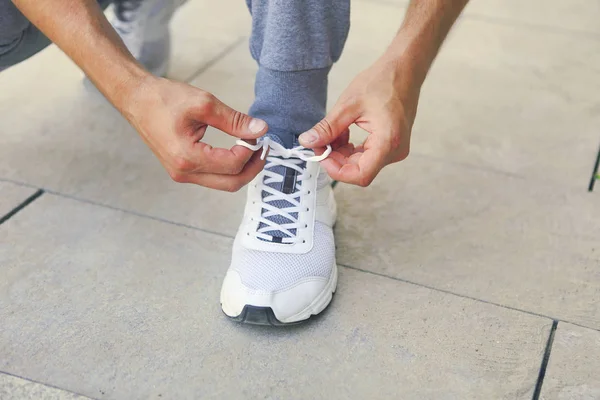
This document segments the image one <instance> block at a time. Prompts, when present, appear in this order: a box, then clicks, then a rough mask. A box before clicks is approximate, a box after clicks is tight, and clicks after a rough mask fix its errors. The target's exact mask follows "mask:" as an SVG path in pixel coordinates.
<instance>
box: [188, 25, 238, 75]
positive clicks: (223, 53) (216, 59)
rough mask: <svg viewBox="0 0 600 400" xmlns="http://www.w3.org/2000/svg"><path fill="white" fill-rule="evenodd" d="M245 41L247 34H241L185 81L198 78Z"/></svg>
mask: <svg viewBox="0 0 600 400" xmlns="http://www.w3.org/2000/svg"><path fill="white" fill-rule="evenodd" d="M244 41H246V36H241V37H239V38H237V39H236V40H235V41H234V42H233V43H231V44H230V45H229V46H227V47H225V48H224V49H223V51H221V52H220V53H219V54H217V55H216V56H214V57H213V58H211V59H210V60H208V61H207V62H206V63H204V64H203V65H201V66H200V68H198V69H197V70H196V71H195V72H194V73H193V74H191V75H190V76H189V77H188V78H186V79H184V80H183V82H187V83H189V82H191V81H192V80H194V79H196V78H197V77H198V76H199V75H201V74H202V73H204V72H205V71H206V70H207V69H209V68H210V67H212V66H213V65H215V64H216V63H217V62H219V61H221V60H222V59H223V58H224V57H225V56H227V55H228V54H229V53H231V52H232V51H233V50H235V49H236V48H237V47H238V46H239V45H240V44H242V43H243V42H244Z"/></svg>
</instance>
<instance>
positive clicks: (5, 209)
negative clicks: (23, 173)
mask: <svg viewBox="0 0 600 400" xmlns="http://www.w3.org/2000/svg"><path fill="white" fill-rule="evenodd" d="M35 192H36V191H35V189H32V188H29V187H25V186H20V185H16V184H14V183H10V182H2V181H0V219H1V218H2V217H4V216H5V215H6V214H8V213H9V212H11V211H12V210H13V209H14V208H15V207H17V206H19V205H20V204H21V203H22V202H23V201H25V200H26V199H27V198H28V197H29V196H31V195H32V194H34V193H35Z"/></svg>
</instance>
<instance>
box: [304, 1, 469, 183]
mask: <svg viewBox="0 0 600 400" xmlns="http://www.w3.org/2000/svg"><path fill="white" fill-rule="evenodd" d="M467 2H468V0H412V1H411V2H410V5H409V7H408V10H407V11H406V16H405V18H404V22H403V24H402V26H401V28H400V30H399V31H398V34H397V35H396V37H395V38H394V40H393V41H392V43H391V45H390V46H389V47H388V49H387V51H386V52H385V54H384V55H383V56H382V57H381V58H380V59H379V60H378V61H377V62H376V63H375V64H374V65H373V66H372V67H371V68H369V69H367V70H366V71H364V72H363V73H361V74H360V75H359V76H357V77H356V78H355V79H354V81H353V82H352V83H351V84H350V86H349V87H348V89H346V91H345V92H344V93H343V94H342V96H341V97H340V99H339V100H338V102H337V104H336V105H335V107H334V108H333V109H332V110H331V112H330V113H329V115H327V117H325V119H323V120H322V121H320V122H319V123H318V124H317V125H316V126H315V127H314V128H312V129H311V130H309V131H308V132H305V133H303V134H302V135H301V136H300V138H299V139H300V144H301V145H303V146H305V147H308V148H313V149H319V148H320V147H323V146H326V145H328V144H331V145H332V147H333V149H334V151H333V152H332V153H331V155H330V156H329V158H327V159H325V160H324V161H321V165H322V166H323V167H324V168H325V169H326V170H327V172H328V173H329V175H330V176H331V177H332V178H333V179H336V180H339V181H341V182H346V183H352V184H356V185H360V186H367V185H369V184H370V183H371V182H372V181H373V179H375V176H376V175H377V174H378V173H379V171H381V169H382V168H383V167H384V166H386V165H388V164H391V163H394V162H398V161H401V160H404V159H405V158H406V157H407V156H408V152H409V148H410V135H411V129H412V125H413V122H414V119H415V115H416V113H417V103H418V100H419V93H420V90H421V85H422V84H423V81H424V80H425V76H426V75H427V72H428V71H429V68H430V67H431V64H432V63H433V60H434V59H435V56H436V55H437V53H438V50H439V48H440V46H441V44H442V42H443V41H444V39H445V37H446V35H447V34H448V31H449V30H450V28H451V27H452V25H453V24H454V21H456V19H457V18H458V16H459V15H460V13H461V12H462V10H463V8H464V7H465V5H466V4H467ZM354 123H355V124H356V125H358V126H359V127H360V128H362V129H364V130H365V131H367V132H368V133H369V136H368V137H367V140H366V141H365V142H364V143H363V144H362V145H360V146H356V147H355V146H354V145H353V144H351V143H349V142H348V140H349V133H348V132H349V131H348V128H349V126H350V125H352V124H354Z"/></svg>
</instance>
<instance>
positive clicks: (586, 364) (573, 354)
mask: <svg viewBox="0 0 600 400" xmlns="http://www.w3.org/2000/svg"><path fill="white" fill-rule="evenodd" d="M599 370H600V331H597V330H592V329H586V328H582V327H580V326H575V325H572V324H567V323H563V322H561V323H559V324H558V328H557V329H556V332H555V335H554V345H553V346H552V352H551V353H550V359H549V362H548V367H547V368H546V376H545V378H544V384H543V386H542V392H541V396H540V398H541V399H543V400H570V399H577V400H595V399H599V398H600V376H599V375H598V371H599Z"/></svg>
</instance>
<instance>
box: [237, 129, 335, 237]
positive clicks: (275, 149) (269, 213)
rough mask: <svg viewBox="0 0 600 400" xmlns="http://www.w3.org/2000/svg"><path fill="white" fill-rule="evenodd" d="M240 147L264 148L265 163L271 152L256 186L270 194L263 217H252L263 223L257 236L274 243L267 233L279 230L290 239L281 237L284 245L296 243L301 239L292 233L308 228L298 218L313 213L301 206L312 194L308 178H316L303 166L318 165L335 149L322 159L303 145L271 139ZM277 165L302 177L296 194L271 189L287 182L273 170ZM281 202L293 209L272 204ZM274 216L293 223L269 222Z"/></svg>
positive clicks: (264, 203) (328, 151) (297, 185)
mask: <svg viewBox="0 0 600 400" xmlns="http://www.w3.org/2000/svg"><path fill="white" fill-rule="evenodd" d="M236 144H238V145H240V146H244V147H246V148H248V149H250V150H252V151H257V150H260V149H261V148H262V154H261V156H260V158H261V160H264V159H265V157H266V156H267V152H268V157H267V163H266V165H265V167H264V169H263V172H262V173H263V178H262V180H261V181H260V182H259V183H257V184H256V187H257V188H258V189H259V190H260V191H261V193H263V192H265V193H267V195H266V196H264V197H262V199H261V200H260V203H261V207H262V212H261V215H260V216H259V217H252V219H253V220H254V221H257V222H259V225H258V226H259V228H258V230H257V231H256V233H255V235H256V237H257V238H259V239H262V240H266V241H269V242H270V241H272V239H273V236H271V235H267V234H266V232H272V231H279V232H282V233H283V234H285V235H287V236H288V237H283V238H281V243H286V244H293V243H296V242H297V241H298V240H299V239H298V237H297V236H296V235H295V234H294V233H293V232H292V231H296V232H297V230H298V229H299V228H305V227H306V226H301V223H300V222H299V218H298V217H299V215H300V213H301V212H306V211H309V209H305V208H302V206H301V205H300V198H301V197H302V196H304V195H308V194H310V191H309V190H308V189H305V188H303V187H302V184H301V183H302V181H303V180H305V179H311V178H312V176H310V175H307V174H306V169H305V168H303V167H302V164H303V163H304V162H317V161H322V160H324V159H326V158H327V157H328V156H329V154H330V153H331V146H327V150H326V151H325V152H324V153H323V154H321V155H320V156H317V155H315V153H314V152H313V151H312V150H310V149H307V148H304V147H302V146H298V147H294V148H292V149H286V148H285V147H283V146H282V145H280V144H279V143H277V142H274V141H272V140H271V139H270V138H268V137H264V138H263V139H261V140H260V141H259V142H258V143H257V144H255V145H252V144H250V143H247V142H245V141H243V140H238V141H237V142H236ZM276 166H283V167H286V168H291V169H294V170H296V171H297V172H298V174H299V175H298V176H297V177H296V188H295V189H296V190H295V191H294V192H293V193H290V194H287V193H283V192H281V191H279V190H277V189H275V188H273V187H271V186H268V185H269V184H273V183H282V182H283V180H284V177H283V176H282V175H280V174H278V173H276V172H274V171H271V169H272V168H274V167H276ZM277 200H282V201H285V202H287V203H289V204H291V206H289V207H285V208H278V207H275V206H273V205H272V204H270V203H272V202H274V201H277ZM294 214H295V215H296V217H295V216H294ZM274 216H281V217H283V218H284V219H285V220H288V221H291V222H289V223H277V222H275V221H273V220H271V219H269V218H271V217H274ZM249 234H250V233H248V235H249Z"/></svg>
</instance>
